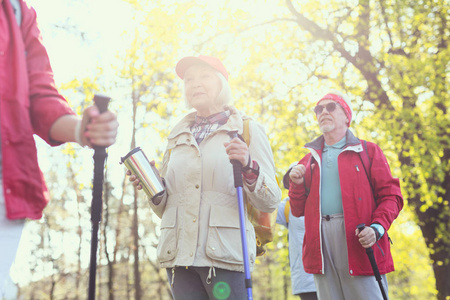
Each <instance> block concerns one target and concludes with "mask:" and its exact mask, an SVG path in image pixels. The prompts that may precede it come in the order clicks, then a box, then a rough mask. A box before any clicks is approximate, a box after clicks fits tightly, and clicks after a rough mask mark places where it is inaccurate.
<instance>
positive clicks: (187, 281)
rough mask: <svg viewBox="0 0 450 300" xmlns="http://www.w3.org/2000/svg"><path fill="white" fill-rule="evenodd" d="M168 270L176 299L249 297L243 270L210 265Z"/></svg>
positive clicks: (196, 299)
mask: <svg viewBox="0 0 450 300" xmlns="http://www.w3.org/2000/svg"><path fill="white" fill-rule="evenodd" d="M166 270H167V276H168V277H169V283H170V286H171V287H170V289H171V291H172V296H173V298H174V299H175V300H179V299H180V300H210V299H229V300H245V299H247V289H246V288H245V274H244V273H243V272H237V271H229V270H225V269H220V268H214V270H213V269H212V268H209V267H188V268H186V267H176V268H173V269H166Z"/></svg>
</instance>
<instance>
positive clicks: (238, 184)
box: [228, 131, 253, 300]
mask: <svg viewBox="0 0 450 300" xmlns="http://www.w3.org/2000/svg"><path fill="white" fill-rule="evenodd" d="M228 135H229V136H230V137H231V138H232V139H233V138H235V137H238V135H237V132H236V131H231V132H229V133H228ZM230 162H231V164H232V165H233V175H234V187H235V188H236V193H237V199H238V206H239V223H240V225H241V226H240V227H241V241H242V254H243V256H244V272H245V287H246V289H247V299H249V300H253V294H252V278H251V277H250V264H249V259H248V246H247V235H246V230H245V210H244V198H243V196H242V185H243V182H242V164H241V163H240V162H239V161H238V160H235V159H232V160H231V161H230Z"/></svg>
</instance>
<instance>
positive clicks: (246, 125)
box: [242, 119, 250, 147]
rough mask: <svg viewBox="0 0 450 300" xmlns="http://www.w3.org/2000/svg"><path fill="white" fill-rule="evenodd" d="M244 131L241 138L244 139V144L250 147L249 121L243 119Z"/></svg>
mask: <svg viewBox="0 0 450 300" xmlns="http://www.w3.org/2000/svg"><path fill="white" fill-rule="evenodd" d="M243 122H244V129H243V131H242V138H243V139H244V141H245V143H246V144H247V147H248V146H250V129H249V126H250V125H249V124H250V119H244V120H243Z"/></svg>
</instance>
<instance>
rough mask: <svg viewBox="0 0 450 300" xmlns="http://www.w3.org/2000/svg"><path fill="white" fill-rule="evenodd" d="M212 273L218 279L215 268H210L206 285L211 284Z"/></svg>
mask: <svg viewBox="0 0 450 300" xmlns="http://www.w3.org/2000/svg"><path fill="white" fill-rule="evenodd" d="M211 271H212V273H213V275H214V277H216V269H215V268H214V267H209V273H208V277H206V284H211V278H212V277H211Z"/></svg>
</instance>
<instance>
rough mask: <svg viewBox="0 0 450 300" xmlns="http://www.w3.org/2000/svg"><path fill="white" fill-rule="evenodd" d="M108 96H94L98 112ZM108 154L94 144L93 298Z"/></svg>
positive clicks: (91, 295)
mask: <svg viewBox="0 0 450 300" xmlns="http://www.w3.org/2000/svg"><path fill="white" fill-rule="evenodd" d="M110 99H111V98H110V97H108V96H104V95H100V94H96V95H95V96H94V103H95V105H96V106H97V108H98V111H99V112H100V113H104V112H105V111H106V110H107V109H108V104H109V100H110ZM107 156H108V154H107V153H106V147H102V146H94V156H93V159H94V180H93V184H92V185H93V188H92V204H91V222H92V233H91V259H90V267H89V289H88V299H89V300H94V299H95V279H96V278H95V277H96V273H97V248H98V229H99V225H100V221H101V216H102V206H103V199H102V198H103V179H104V173H103V172H104V169H105V160H106V157H107Z"/></svg>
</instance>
